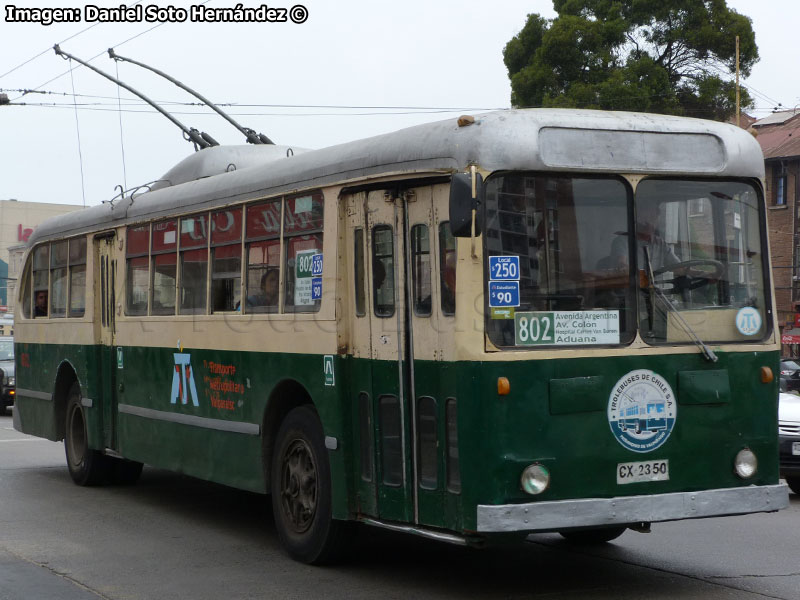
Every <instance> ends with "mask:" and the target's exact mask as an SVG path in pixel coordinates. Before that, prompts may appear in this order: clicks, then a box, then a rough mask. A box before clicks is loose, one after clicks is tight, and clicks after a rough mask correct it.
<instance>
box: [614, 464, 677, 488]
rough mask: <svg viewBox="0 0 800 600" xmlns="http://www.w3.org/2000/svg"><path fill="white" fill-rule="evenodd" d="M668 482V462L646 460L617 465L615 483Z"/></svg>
mask: <svg viewBox="0 0 800 600" xmlns="http://www.w3.org/2000/svg"><path fill="white" fill-rule="evenodd" d="M667 480H669V461H668V460H646V461H643V462H629V463H619V464H618V465H617V483H618V484H620V485H621V484H625V483H639V482H642V481H667Z"/></svg>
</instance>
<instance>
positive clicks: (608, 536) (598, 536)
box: [558, 527, 627, 544]
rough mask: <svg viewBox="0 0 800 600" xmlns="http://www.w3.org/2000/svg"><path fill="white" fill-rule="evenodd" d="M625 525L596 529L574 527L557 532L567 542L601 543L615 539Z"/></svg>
mask: <svg viewBox="0 0 800 600" xmlns="http://www.w3.org/2000/svg"><path fill="white" fill-rule="evenodd" d="M626 529H627V527H600V528H597V529H574V530H572V531H559V532H558V533H559V534H560V535H561V537H563V538H564V539H566V540H567V541H569V542H573V543H575V544H603V543H605V542H610V541H611V540H615V539H617V538H618V537H619V536H621V535H622V534H623V533H625V530H626Z"/></svg>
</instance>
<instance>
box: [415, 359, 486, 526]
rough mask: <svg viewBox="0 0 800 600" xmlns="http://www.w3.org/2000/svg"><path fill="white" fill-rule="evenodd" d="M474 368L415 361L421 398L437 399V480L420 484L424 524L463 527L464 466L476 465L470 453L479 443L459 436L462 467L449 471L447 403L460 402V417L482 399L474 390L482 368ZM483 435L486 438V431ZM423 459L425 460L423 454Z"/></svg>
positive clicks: (453, 363)
mask: <svg viewBox="0 0 800 600" xmlns="http://www.w3.org/2000/svg"><path fill="white" fill-rule="evenodd" d="M470 367H471V368H470ZM474 367H475V365H474V364H469V366H467V364H466V363H458V362H449V361H422V360H416V361H414V375H415V381H416V395H417V400H418V401H419V398H420V397H423V396H427V397H430V398H433V399H434V400H435V401H436V442H437V443H436V446H437V452H436V460H437V465H436V472H437V477H436V480H437V483H436V486H435V488H434V489H425V488H423V487H422V486H421V485H419V484H418V486H417V487H418V492H419V520H420V523H422V524H424V525H430V526H433V527H441V528H445V529H451V530H454V531H460V530H461V528H462V523H463V519H464V514H463V504H462V502H463V495H462V493H461V486H460V482H461V477H462V473H463V471H464V465H465V464H474V463H472V462H470V461H472V460H475V458H473V457H470V456H469V454H470V448H469V447H471V446H474V445H475V444H474V443H471V442H469V440H475V438H469V437H467V436H463V437H461V436H459V441H460V448H458V450H457V452H456V454H457V455H458V463H459V468H458V469H456V468H453V469H452V470H453V472H452V473H450V472H448V460H447V457H448V446H449V440H448V432H447V402H448V400H451V401H452V400H454V401H455V402H456V403H457V407H458V412H457V414H458V416H459V420H461V419H462V418H463V417H464V415H465V414H469V411H470V410H471V409H470V408H468V407H469V406H470V405H472V404H474V403H475V402H476V401H479V400H478V398H479V397H478V396H477V395H476V394H475V393H474V389H475V388H477V387H478V378H477V373H479V369H475V368H474ZM462 411H463V412H462ZM459 425H460V424H459ZM460 430H461V431H464V428H463V427H460ZM479 435H481V437H482V434H479ZM420 459H421V460H425V459H424V458H422V457H420ZM465 461H466V462H465ZM428 487H429V488H430V487H432V486H430V485H429V486H428Z"/></svg>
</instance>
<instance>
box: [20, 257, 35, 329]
mask: <svg viewBox="0 0 800 600" xmlns="http://www.w3.org/2000/svg"><path fill="white" fill-rule="evenodd" d="M32 262H33V254H29V255H28V260H27V261H26V262H25V271H24V275H23V276H22V287H21V289H22V297H21V298H20V304H22V316H23V317H24V318H25V319H30V318H31V285H32V283H33V282H32V281H31V263H32Z"/></svg>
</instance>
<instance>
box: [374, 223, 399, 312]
mask: <svg viewBox="0 0 800 600" xmlns="http://www.w3.org/2000/svg"><path fill="white" fill-rule="evenodd" d="M377 231H388V232H389V239H390V241H391V248H392V253H391V254H386V255H380V256H379V255H378V253H377V245H376V240H375V232H377ZM370 241H371V243H370V257H371V261H372V265H371V271H372V312H373V314H374V315H375V316H376V317H377V318H379V319H390V318H392V317H393V316H394V314H395V312H396V311H397V302H396V300H395V295H396V291H395V289H394V288H395V281H394V260H395V247H394V246H395V244H394V227H392V226H391V225H389V224H388V223H376V224H375V225H373V226H372V229H371V230H370ZM384 258H390V259H391V261H390V263H389V264H390V265H391V266H392V276H391V278H390V277H389V274H388V273H387V272H386V267H384V266H383V260H382V259H384ZM378 261H380V263H381V267H382V268H383V280H382V281H381V285H380V286H377V287H376V286H375V265H376V264H377V262H378ZM387 282H388V283H390V284H391V286H392V287H391V292H392V293H391V295H390V297H391V300H392V302H391V304H381V303H379V302H378V290H379V289H380V287H382V286H383V284H384V283H387ZM385 306H391V312H388V313H386V314H384V313H380V312H378V307H385Z"/></svg>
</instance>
